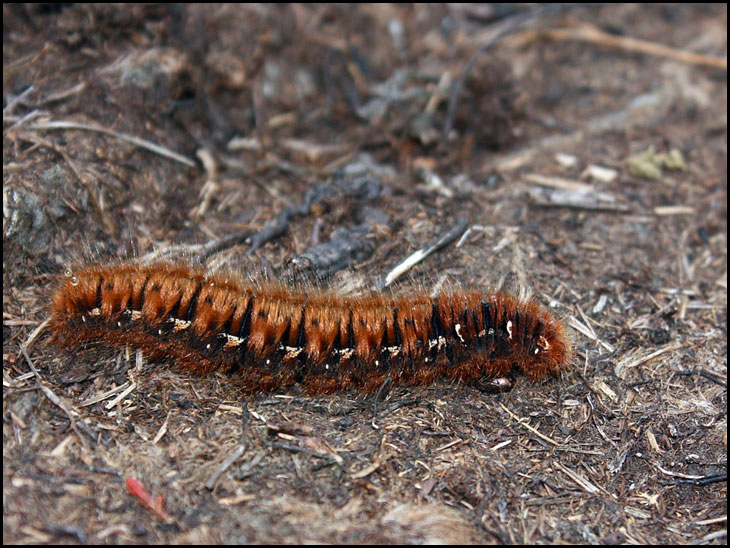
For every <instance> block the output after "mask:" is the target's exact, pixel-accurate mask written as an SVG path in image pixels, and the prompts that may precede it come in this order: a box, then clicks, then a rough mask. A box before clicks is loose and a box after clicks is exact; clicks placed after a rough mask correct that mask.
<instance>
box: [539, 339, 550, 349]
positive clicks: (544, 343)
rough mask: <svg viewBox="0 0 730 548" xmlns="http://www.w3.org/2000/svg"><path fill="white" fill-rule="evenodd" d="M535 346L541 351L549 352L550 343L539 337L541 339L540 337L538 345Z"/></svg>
mask: <svg viewBox="0 0 730 548" xmlns="http://www.w3.org/2000/svg"><path fill="white" fill-rule="evenodd" d="M537 344H538V346H540V347H541V348H542V349H543V350H550V343H549V342H548V340H547V339H546V338H545V337H544V336H541V337H540V340H539V341H538V343H537Z"/></svg>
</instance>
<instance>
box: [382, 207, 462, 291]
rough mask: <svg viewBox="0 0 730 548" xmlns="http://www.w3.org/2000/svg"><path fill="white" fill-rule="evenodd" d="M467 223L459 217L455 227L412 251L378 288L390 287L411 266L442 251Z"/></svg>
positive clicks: (456, 237)
mask: <svg viewBox="0 0 730 548" xmlns="http://www.w3.org/2000/svg"><path fill="white" fill-rule="evenodd" d="M467 224H468V223H467V221H466V219H459V221H458V222H457V224H456V225H455V226H454V227H453V228H451V229H450V230H449V231H448V232H446V233H445V234H443V235H442V236H440V237H439V238H438V239H437V240H436V241H435V242H433V243H431V244H429V245H427V246H425V247H422V248H421V249H419V250H418V251H416V252H414V253H411V254H410V255H409V256H408V257H406V258H405V259H404V260H403V261H401V262H400V263H399V264H398V265H396V266H395V267H394V268H393V269H392V270H391V271H390V272H388V274H386V275H385V278H383V280H382V281H381V282H380V284H379V285H378V286H377V287H376V289H384V288H386V287H388V286H389V285H390V284H392V283H393V282H394V281H396V280H397V279H398V278H400V277H401V276H402V275H403V274H405V273H406V272H408V271H409V270H410V269H411V268H413V267H414V266H416V265H417V264H418V263H420V262H421V261H423V260H424V259H425V258H426V257H428V256H429V255H431V254H432V253H435V252H436V251H440V250H441V249H443V248H444V247H446V246H447V245H449V244H450V243H451V242H453V241H455V240H457V239H458V238H459V237H460V236H461V235H462V234H463V233H464V231H465V230H466V225H467Z"/></svg>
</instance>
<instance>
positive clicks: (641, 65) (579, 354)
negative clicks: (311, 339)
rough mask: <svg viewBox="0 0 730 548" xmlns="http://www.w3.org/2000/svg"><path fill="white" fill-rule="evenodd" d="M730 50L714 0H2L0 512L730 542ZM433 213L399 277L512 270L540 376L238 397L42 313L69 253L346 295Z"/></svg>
mask: <svg viewBox="0 0 730 548" xmlns="http://www.w3.org/2000/svg"><path fill="white" fill-rule="evenodd" d="M726 57H727V6H726V4H716V5H706V4H705V5H682V4H677V5H658V4H652V5H624V4H621V5H608V6H603V7H580V6H578V7H576V6H574V7H572V8H568V9H565V10H563V11H558V10H557V9H556V8H542V7H540V5H536V4H532V5H513V4H498V5H491V4H475V5H471V4H454V5H442V4H431V5H408V4H403V5H387V4H385V5H384V4H378V5H353V4H339V5H316V4H309V5H276V6H267V5H260V4H257V5H236V6H233V5H228V6H221V5H213V4H206V5H185V6H182V5H174V4H165V5H127V6H123V5H70V4H37V5H22V4H14V5H11V4H4V5H3V542H4V543H23V544H25V543H43V544H46V543H53V544H55V543H69V544H70V543H110V544H111V543H139V544H147V543H239V542H240V543H337V544H340V543H342V544H358V543H465V544H466V543H485V544H491V543H510V544H511V543H597V544H601V543H605V544H616V543H642V544H655V543H656V544H673V543H681V544H684V543H711V544H724V543H725V542H726V540H727V538H726V527H727V483H726V478H727V476H726V474H727V66H726ZM363 180H368V181H371V182H374V183H373V184H374V187H373V188H374V189H375V190H373V192H372V193H370V194H367V195H363V193H362V192H359V191H353V190H352V188H353V185H355V183H357V182H358V181H360V182H362V181H363ZM320 183H325V184H330V185H333V186H331V187H327V188H328V189H329V191H327V192H325V195H324V196H323V197H320V198H318V199H316V200H312V201H311V203H307V204H306V205H307V206H308V207H305V208H299V214H297V215H287V216H284V217H283V218H282V217H281V213H282V212H292V211H294V210H295V208H296V207H297V206H298V205H300V204H303V203H304V202H306V192H307V191H308V190H310V189H313V188H318V187H317V186H316V185H318V184H320ZM319 188H321V187H319ZM309 206H311V207H309ZM277 218H278V219H279V220H280V221H282V220H283V221H284V222H283V223H280V224H281V231H278V232H276V233H273V232H272V233H271V234H269V233H263V234H264V235H262V232H261V231H262V229H264V228H265V227H270V226H272V223H274V221H276V220H277ZM338 231H339V232H338ZM449 232H451V233H452V235H455V236H456V237H455V238H452V239H450V240H449V241H447V242H446V243H445V244H444V245H442V246H440V247H439V248H438V249H437V250H435V251H434V252H433V253H432V254H430V255H429V256H427V257H426V258H425V259H424V260H423V261H421V262H420V263H418V264H416V265H414V266H412V267H411V268H410V269H409V270H408V271H407V272H406V273H405V274H404V275H403V276H401V277H400V278H399V279H398V280H397V281H396V282H395V284H393V285H394V286H395V291H404V292H407V291H409V289H410V290H413V288H420V289H423V290H426V291H429V292H430V291H432V290H433V289H435V288H437V287H439V286H441V285H443V284H454V285H462V286H464V287H483V288H486V287H499V288H506V289H509V290H511V291H515V292H520V293H522V294H530V295H532V296H534V297H535V298H536V299H537V300H539V301H540V302H542V303H543V304H545V305H548V306H551V307H553V309H554V310H555V311H556V312H557V313H558V314H560V315H562V316H563V317H564V318H565V321H566V323H567V324H568V325H570V326H571V328H572V331H573V339H574V347H575V358H574V361H573V363H572V364H571V365H570V367H569V368H568V369H567V370H566V371H565V372H564V373H563V374H562V375H561V376H560V378H551V379H549V380H546V381H544V382H542V383H538V384H531V383H530V382H528V381H526V380H525V379H524V378H519V377H518V378H516V379H514V387H513V389H512V390H511V391H508V392H505V393H501V394H494V393H487V392H484V391H481V390H479V389H478V388H476V387H473V386H462V385H454V384H451V383H448V382H444V381H441V382H438V383H435V384H434V385H432V386H426V387H420V388H403V387H392V388H390V389H389V390H386V391H385V393H384V394H382V395H381V396H380V399H379V400H378V401H377V404H376V399H375V398H374V397H373V396H364V395H361V394H357V393H352V392H340V393H336V394H332V395H326V396H317V397H312V396H309V395H307V394H306V393H304V392H302V391H301V390H298V389H293V390H289V391H285V392H282V393H273V394H262V395H258V396H255V397H246V398H242V397H241V395H240V394H238V393H237V391H236V388H235V385H234V384H231V383H230V382H228V381H227V379H226V378H225V377H224V376H215V375H214V376H210V377H205V378H199V377H194V376H191V375H188V374H186V373H184V372H181V371H179V370H176V368H175V367H174V364H167V365H165V364H156V363H148V362H147V361H145V360H144V359H143V357H142V356H141V355H135V353H134V352H133V351H127V352H124V351H122V352H117V351H113V350H109V349H104V348H96V349H90V350H88V351H84V352H81V353H78V354H77V355H69V354H68V353H66V352H63V351H60V350H58V349H57V348H56V347H54V346H53V345H51V344H48V341H49V338H50V334H49V333H48V331H47V330H46V329H42V328H41V329H40V330H38V327H39V326H41V325H42V322H43V321H44V320H45V319H46V318H47V317H48V315H49V300H50V296H51V295H52V292H53V290H54V289H55V287H56V286H57V285H58V280H59V279H60V278H61V277H63V275H64V272H66V271H67V270H68V269H73V268H74V267H77V266H78V265H80V264H82V263H84V262H87V261H97V262H108V261H118V260H120V259H121V260H125V259H130V258H139V257H149V256H150V254H151V253H152V254H154V253H158V254H160V255H163V254H164V256H166V257H171V258H176V259H179V258H182V260H186V261H192V262H195V263H202V264H203V265H204V266H205V268H207V269H208V270H210V271H218V270H221V269H223V270H227V271H237V272H241V273H243V274H242V275H244V276H249V275H252V276H257V277H260V276H269V277H273V278H275V279H282V280H287V281H293V282H294V283H300V282H301V280H306V283H318V284H320V283H321V284H326V285H327V286H329V287H333V288H335V289H337V290H338V291H341V292H342V293H344V294H350V293H357V292H362V291H367V290H369V289H371V288H373V287H382V286H383V285H384V284H383V280H384V279H385V276H386V274H387V273H388V272H390V271H391V270H392V269H393V268H394V267H395V266H396V265H398V264H399V263H400V262H401V261H403V260H404V259H405V258H406V257H408V256H409V255H410V254H411V253H413V252H415V251H417V250H418V249H421V248H423V247H425V246H429V245H430V244H432V243H433V242H435V241H437V240H439V238H441V237H442V236H443V235H445V234H447V233H449ZM387 290H390V288H388V289H386V291H387ZM21 345H25V346H23V348H26V349H27V354H28V359H26V358H25V357H24V356H23V354H22V352H21ZM29 362H30V363H29ZM31 364H32V366H31ZM33 368H34V369H35V370H36V372H37V374H36V373H34V372H33ZM130 478H134V479H136V480H137V481H138V482H139V483H140V484H141V485H142V486H143V487H144V489H145V490H146V492H148V493H149V495H151V498H149V499H148V500H147V502H146V503H144V501H143V499H144V496H143V495H140V496H133V495H132V494H131V493H130V489H129V487H128V485H129V483H130V481H134V480H130ZM157 497H162V499H159V498H157Z"/></svg>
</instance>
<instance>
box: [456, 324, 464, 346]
mask: <svg viewBox="0 0 730 548" xmlns="http://www.w3.org/2000/svg"><path fill="white" fill-rule="evenodd" d="M454 329H455V330H456V336H457V337H459V339H461V342H466V341H465V340H464V337H462V336H461V324H460V323H457V324H456V325H455V326H454Z"/></svg>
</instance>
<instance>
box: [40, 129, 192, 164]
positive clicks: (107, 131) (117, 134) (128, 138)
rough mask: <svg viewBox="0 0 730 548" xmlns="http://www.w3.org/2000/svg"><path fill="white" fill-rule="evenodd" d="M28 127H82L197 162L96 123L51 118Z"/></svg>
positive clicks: (172, 156)
mask: <svg viewBox="0 0 730 548" xmlns="http://www.w3.org/2000/svg"><path fill="white" fill-rule="evenodd" d="M28 128H29V129H36V130H48V129H80V130H84V131H95V132H97V133H103V134H104V135H111V136H112V137H116V138H117V139H119V140H121V141H126V142H128V143H132V144H133V145H135V146H137V147H139V148H144V149H146V150H149V151H150V152H154V153H155V154H159V155H160V156H164V157H165V158H170V159H171V160H175V161H176V162H180V163H181V164H185V165H186V166H189V167H195V162H194V161H193V160H191V159H190V158H188V157H187V156H183V155H182V154H178V153H177V152H173V151H172V150H170V149H169V148H166V147H163V146H162V145H158V144H156V143H153V142H152V141H147V140H146V139H140V138H139V137H134V136H133V135H127V134H126V133H120V132H118V131H114V130H111V129H107V128H105V127H102V126H99V125H96V124H80V123H79V122H72V121H70V120H51V121H49V122H39V123H37V124H31V125H30V126H28Z"/></svg>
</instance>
